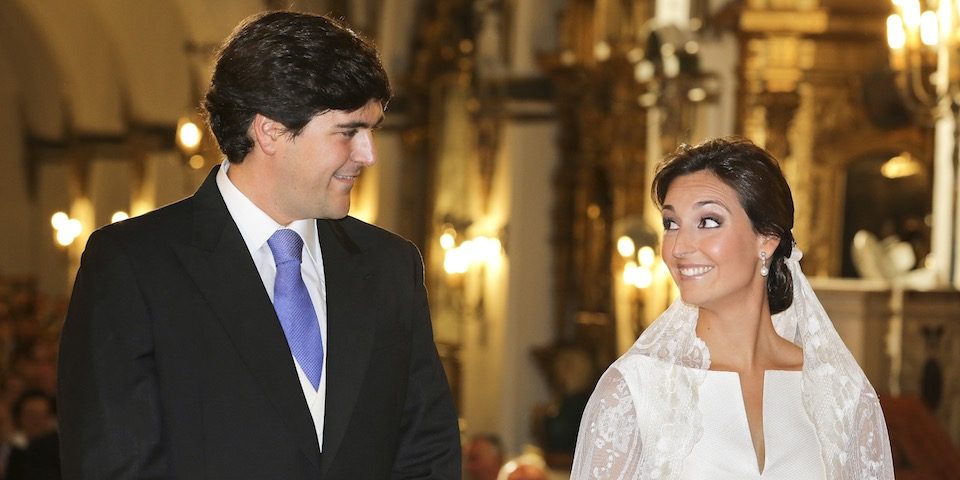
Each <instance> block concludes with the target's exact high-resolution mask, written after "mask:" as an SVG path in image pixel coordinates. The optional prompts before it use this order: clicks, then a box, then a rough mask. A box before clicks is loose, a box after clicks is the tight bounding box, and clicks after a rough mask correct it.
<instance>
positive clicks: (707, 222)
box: [663, 215, 723, 231]
mask: <svg viewBox="0 0 960 480" xmlns="http://www.w3.org/2000/svg"><path fill="white" fill-rule="evenodd" d="M721 225H723V219H722V218H721V217H720V216H717V215H708V216H703V217H700V220H699V221H698V222H697V228H717V227H719V226H721ZM678 228H680V225H678V224H677V222H676V221H675V220H674V219H672V218H667V217H664V218H663V229H664V230H668V231H669V230H677V229H678Z"/></svg>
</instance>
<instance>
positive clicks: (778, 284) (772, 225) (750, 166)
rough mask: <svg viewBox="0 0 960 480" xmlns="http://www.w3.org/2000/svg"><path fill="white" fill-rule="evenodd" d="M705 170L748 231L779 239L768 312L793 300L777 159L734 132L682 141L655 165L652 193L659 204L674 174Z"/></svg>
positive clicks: (788, 216)
mask: <svg viewBox="0 0 960 480" xmlns="http://www.w3.org/2000/svg"><path fill="white" fill-rule="evenodd" d="M703 170H705V171H708V172H711V173H713V174H714V175H716V176H717V178H719V179H720V180H722V181H723V183H725V184H727V186H729V187H730V188H732V189H733V190H734V191H735V192H737V198H738V199H739V200H740V206H741V207H743V209H744V211H746V212H747V217H749V218H750V222H751V223H752V224H753V230H754V231H756V232H757V233H759V234H761V235H768V236H775V237H779V238H780V245H778V246H777V249H776V250H774V251H773V255H772V256H771V258H770V273H769V274H768V275H767V301H768V303H769V305H770V313H772V314H774V313H780V312H782V311H784V310H786V309H787V308H788V307H789V306H790V304H791V303H793V278H792V276H791V275H790V270H788V269H787V266H786V264H785V263H784V260H785V259H786V258H787V257H789V256H790V252H791V251H792V250H793V244H794V240H793V232H792V231H791V229H793V195H792V194H791V193H790V186H789V185H787V180H786V178H784V176H783V172H782V171H781V170H780V164H779V163H777V160H776V159H775V158H773V156H772V155H770V153H768V152H767V151H766V150H764V149H762V148H760V147H758V146H756V145H754V144H753V142H751V141H750V140H747V139H745V138H739V137H728V138H716V139H713V140H708V141H706V142H703V143H701V144H699V145H696V146H692V147H691V146H689V145H681V146H680V147H679V148H677V150H676V151H674V152H673V153H671V154H670V155H667V157H666V158H664V159H663V161H661V162H660V164H659V165H658V166H657V173H656V175H655V176H654V179H653V187H652V188H651V192H650V193H651V195H652V196H653V201H654V203H655V204H656V205H657V207H661V208H662V207H663V201H664V199H665V198H666V196H667V190H668V189H669V188H670V184H671V183H673V181H674V180H676V179H677V177H680V176H683V175H687V174H691V173H695V172H699V171H703Z"/></svg>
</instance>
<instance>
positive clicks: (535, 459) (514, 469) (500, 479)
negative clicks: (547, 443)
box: [497, 453, 549, 480]
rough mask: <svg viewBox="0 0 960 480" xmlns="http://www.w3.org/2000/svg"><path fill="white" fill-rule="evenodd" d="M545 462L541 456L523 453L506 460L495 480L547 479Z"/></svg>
mask: <svg viewBox="0 0 960 480" xmlns="http://www.w3.org/2000/svg"><path fill="white" fill-rule="evenodd" d="M548 479H549V477H548V476H547V463H546V462H545V461H544V460H543V457H541V456H540V455H537V454H533V453H525V454H523V455H520V456H519V457H517V458H515V459H513V460H510V461H509V462H507V463H506V464H505V465H504V466H503V468H501V469H500V474H499V475H498V476H497V480H548Z"/></svg>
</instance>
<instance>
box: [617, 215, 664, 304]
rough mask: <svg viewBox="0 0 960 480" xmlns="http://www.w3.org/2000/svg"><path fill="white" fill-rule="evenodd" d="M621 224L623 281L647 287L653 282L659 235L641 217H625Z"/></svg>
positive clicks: (618, 248) (618, 247)
mask: <svg viewBox="0 0 960 480" xmlns="http://www.w3.org/2000/svg"><path fill="white" fill-rule="evenodd" d="M620 224H621V228H619V229H617V230H619V231H620V232H621V233H620V235H619V236H618V237H617V253H619V254H620V257H622V258H623V261H624V265H623V282H624V283H626V284H627V285H632V286H633V287H635V288H640V289H643V288H647V287H649V286H650V285H651V284H652V283H653V270H654V268H655V266H656V262H657V258H656V251H655V250H654V248H655V247H656V245H657V236H656V234H655V233H653V230H651V229H650V227H648V226H647V224H646V223H644V222H643V219H640V218H630V219H625V220H623V221H621V222H620ZM638 245H639V248H638Z"/></svg>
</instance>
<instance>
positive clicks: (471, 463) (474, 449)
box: [463, 433, 503, 480]
mask: <svg viewBox="0 0 960 480" xmlns="http://www.w3.org/2000/svg"><path fill="white" fill-rule="evenodd" d="M463 457H464V467H465V468H464V470H465V471H466V478H467V480H496V479H497V473H498V472H499V471H500V466H501V465H503V444H502V443H501V442H500V437H498V436H496V435H494V434H491V433H478V434H476V435H474V436H472V437H470V441H469V442H467V446H466V447H464V449H463Z"/></svg>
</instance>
